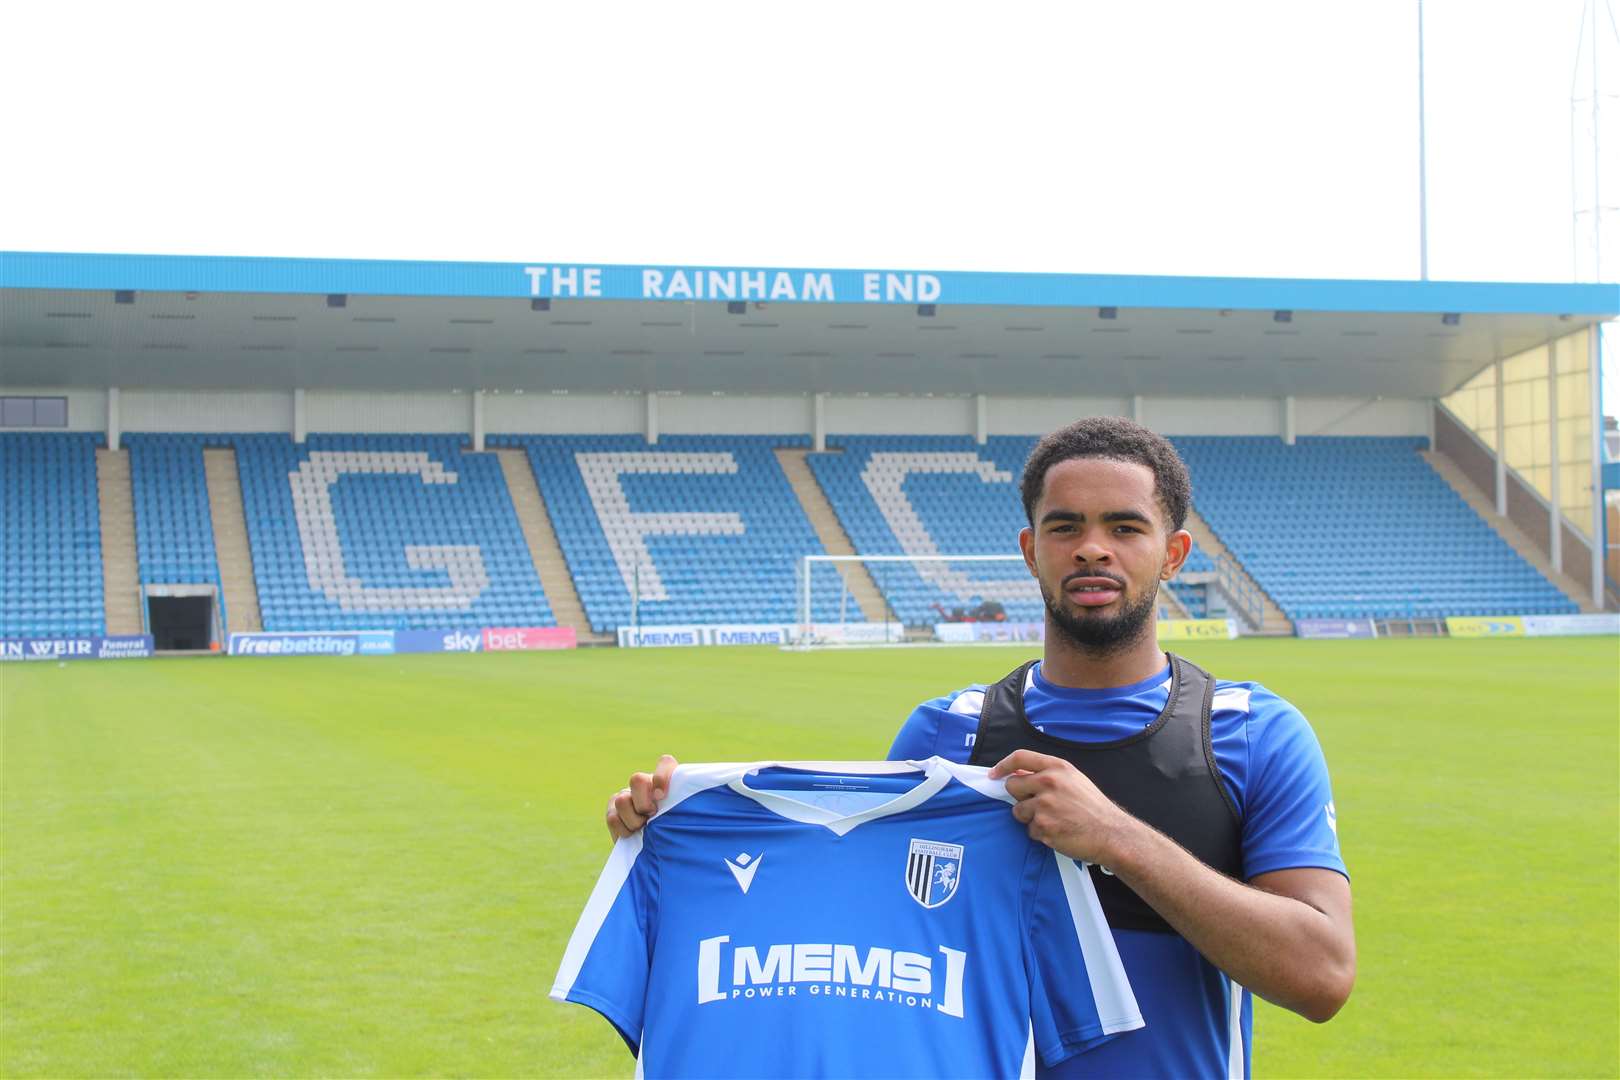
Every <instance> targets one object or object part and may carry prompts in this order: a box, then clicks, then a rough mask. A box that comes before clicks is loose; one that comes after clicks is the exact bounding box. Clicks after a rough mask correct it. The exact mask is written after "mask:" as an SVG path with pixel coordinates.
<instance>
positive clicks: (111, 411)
mask: <svg viewBox="0 0 1620 1080" xmlns="http://www.w3.org/2000/svg"><path fill="white" fill-rule="evenodd" d="M123 433H124V432H123V425H122V424H121V423H120V421H119V419H118V387H116V386H109V387H107V449H109V450H117V449H118V443H119V439H120V437H121V436H122V435H123Z"/></svg>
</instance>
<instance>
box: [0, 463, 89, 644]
mask: <svg viewBox="0 0 1620 1080" xmlns="http://www.w3.org/2000/svg"><path fill="white" fill-rule="evenodd" d="M101 442H102V437H101V436H100V435H97V434H85V433H76V432H75V433H65V432H52V433H48V434H46V433H39V432H3V433H0V637H83V636H92V635H96V634H101V633H104V632H105V630H106V612H105V608H104V606H103V603H102V579H101V509H100V504H99V502H98V496H97V490H96V447H97V446H98V445H100V444H101Z"/></svg>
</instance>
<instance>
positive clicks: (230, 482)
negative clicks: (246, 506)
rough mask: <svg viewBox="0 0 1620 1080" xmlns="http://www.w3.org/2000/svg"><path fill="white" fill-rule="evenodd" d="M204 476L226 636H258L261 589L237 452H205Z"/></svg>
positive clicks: (214, 449)
mask: <svg viewBox="0 0 1620 1080" xmlns="http://www.w3.org/2000/svg"><path fill="white" fill-rule="evenodd" d="M203 473H204V475H205V476H206V478H207V481H208V513H209V517H211V518H213V521H214V557H215V558H216V559H217V560H218V562H219V584H220V588H221V589H222V590H223V591H224V593H225V597H224V601H225V620H226V622H225V632H226V633H227V634H252V633H257V632H258V631H260V630H263V629H264V623H263V620H262V618H261V616H260V615H259V588H258V585H257V583H256V582H255V580H254V577H253V552H252V550H251V549H250V548H249V546H248V533H247V517H246V515H245V514H244V513H243V512H242V477H241V474H240V473H239V472H238V471H237V468H236V451H235V450H232V449H230V448H229V447H209V448H205V449H204V450H203Z"/></svg>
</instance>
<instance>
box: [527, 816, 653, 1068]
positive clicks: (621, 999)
mask: <svg viewBox="0 0 1620 1080" xmlns="http://www.w3.org/2000/svg"><path fill="white" fill-rule="evenodd" d="M656 865H657V863H656V860H655V859H653V858H652V857H651V856H650V854H649V853H648V852H647V851H646V850H645V848H644V844H643V840H642V834H641V833H639V832H638V833H635V834H634V835H631V836H628V837H626V838H624V839H623V840H620V841H619V842H618V843H616V844H614V845H613V852H612V854H610V855H609V856H608V861H607V865H606V866H605V867H603V868H602V874H601V876H600V877H598V878H597V879H596V887H595V888H594V889H592V890H591V898H590V900H588V901H586V904H585V911H584V913H583V914H581V915H580V917H579V922H578V924H577V925H576V926H575V927H574V933H573V936H572V937H571V938H570V939H569V941H568V949H567V951H566V952H564V953H563V960H562V966H561V967H559V968H558V969H557V978H556V981H555V982H553V983H552V986H551V997H552V998H553V999H554V1000H556V1001H572V1002H576V1003H578V1004H580V1005H588V1006H590V1007H591V1008H592V1009H595V1010H596V1011H597V1012H599V1013H601V1014H602V1015H603V1016H604V1017H606V1018H607V1020H608V1022H609V1023H611V1024H612V1025H613V1027H614V1029H615V1030H617V1031H618V1033H619V1035H620V1036H621V1037H622V1038H623V1039H624V1041H625V1043H626V1044H627V1045H628V1046H629V1047H630V1052H631V1053H633V1054H634V1053H638V1052H639V1050H640V1047H641V1031H642V1023H643V1020H644V1016H645V1006H646V998H647V974H648V971H649V970H650V967H651V960H652V946H651V943H652V940H653V934H652V933H651V927H652V925H653V920H654V917H655V910H654V908H655V903H656V897H657V881H656Z"/></svg>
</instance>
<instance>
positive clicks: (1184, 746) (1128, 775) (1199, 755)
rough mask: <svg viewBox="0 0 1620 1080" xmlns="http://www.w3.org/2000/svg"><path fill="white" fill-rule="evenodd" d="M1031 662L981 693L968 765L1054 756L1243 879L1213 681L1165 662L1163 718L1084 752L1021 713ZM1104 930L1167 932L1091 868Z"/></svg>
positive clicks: (1237, 818)
mask: <svg viewBox="0 0 1620 1080" xmlns="http://www.w3.org/2000/svg"><path fill="white" fill-rule="evenodd" d="M1034 664H1035V661H1033V660H1031V661H1030V662H1029V663H1027V664H1025V665H1023V666H1022V667H1020V668H1019V669H1018V670H1017V671H1014V672H1013V673H1012V674H1010V675H1008V676H1007V677H1006V678H1005V679H1002V680H1001V681H1000V682H998V683H996V684H995V685H993V686H989V687H987V688H986V689H985V692H984V708H983V709H982V710H981V711H980V713H979V732H978V735H977V736H975V738H974V742H973V755H972V756H971V757H970V758H969V759H968V763H969V764H971V765H994V764H995V763H996V762H998V761H1000V760H1001V759H1002V758H1004V757H1006V756H1007V755H1008V754H1010V753H1012V752H1013V751H1014V750H1037V751H1039V752H1041V753H1043V754H1051V755H1052V756H1053V757H1060V758H1062V759H1063V760H1065V761H1067V762H1069V763H1070V764H1072V765H1073V766H1074V767H1075V768H1077V769H1079V770H1080V771H1081V772H1083V773H1085V774H1086V776H1088V777H1090V778H1091V782H1092V783H1094V784H1096V785H1097V788H1098V790H1100V791H1101V792H1102V793H1103V794H1104V795H1106V796H1108V798H1110V799H1111V800H1113V801H1114V802H1115V803H1117V804H1118V805H1120V806H1121V807H1123V808H1124V809H1125V810H1127V811H1128V812H1130V813H1131V814H1132V815H1133V816H1135V817H1137V818H1139V819H1141V820H1142V821H1145V822H1147V823H1148V824H1149V825H1151V826H1153V828H1155V829H1157V830H1158V831H1159V832H1162V833H1164V834H1165V835H1166V836H1168V837H1170V839H1172V840H1174V841H1175V842H1176V843H1178V844H1180V845H1181V846H1182V847H1184V848H1186V849H1187V850H1188V851H1190V852H1192V854H1193V855H1194V856H1196V857H1197V858H1198V859H1199V860H1200V861H1202V862H1204V863H1205V864H1207V865H1209V866H1212V867H1214V868H1215V869H1216V870H1219V871H1220V872H1221V873H1223V874H1226V875H1228V876H1229V877H1234V878H1241V877H1242V875H1243V847H1242V834H1243V819H1242V816H1241V815H1240V814H1239V813H1238V809H1237V805H1236V804H1235V803H1234V802H1233V801H1232V796H1231V793H1230V792H1228V791H1227V790H1226V783H1225V781H1223V780H1222V779H1221V774H1220V770H1219V769H1217V768H1216V766H1215V751H1214V748H1213V747H1212V745H1211V744H1210V738H1209V710H1210V703H1211V701H1213V700H1214V697H1215V679H1214V678H1213V677H1212V676H1211V675H1210V674H1209V672H1207V671H1204V670H1203V669H1202V668H1200V667H1198V666H1197V665H1195V664H1191V663H1189V662H1187V661H1186V660H1183V659H1182V658H1181V657H1179V656H1176V655H1174V654H1171V656H1170V700H1169V701H1167V702H1166V703H1165V706H1164V711H1163V712H1162V713H1160V714H1159V718H1158V719H1157V720H1155V721H1153V723H1151V724H1149V725H1148V726H1147V727H1145V728H1143V729H1142V730H1141V731H1139V732H1137V733H1136V734H1135V735H1129V736H1127V737H1125V738H1123V739H1116V740H1114V741H1113V742H1100V743H1080V742H1072V741H1070V740H1068V739H1059V738H1055V737H1053V736H1051V735H1047V734H1045V733H1044V732H1041V731H1038V730H1037V729H1036V728H1035V726H1034V725H1033V724H1031V723H1030V722H1029V717H1028V716H1026V715H1025V713H1024V682H1025V679H1026V678H1027V677H1028V674H1029V669H1030V668H1031V667H1033V666H1034ZM1091 880H1092V883H1093V884H1095V885H1096V887H1097V899H1098V900H1100V901H1101V902H1102V909H1103V914H1105V915H1106V916H1108V925H1110V926H1112V927H1114V928H1115V929H1117V930H1154V931H1158V932H1161V933H1170V932H1172V931H1171V929H1170V925H1169V924H1168V923H1166V922H1165V921H1164V919H1163V918H1161V917H1160V916H1159V914H1158V912H1156V911H1154V910H1153V909H1152V908H1150V907H1149V906H1148V905H1147V903H1146V902H1145V901H1144V900H1143V899H1142V898H1141V897H1139V896H1137V895H1136V893H1134V892H1132V891H1131V890H1130V889H1129V888H1128V887H1126V885H1125V884H1124V883H1123V882H1121V881H1120V880H1119V879H1118V878H1116V877H1114V876H1113V875H1112V874H1109V873H1105V872H1102V871H1100V870H1099V869H1098V868H1097V867H1095V866H1093V867H1092V868H1091Z"/></svg>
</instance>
